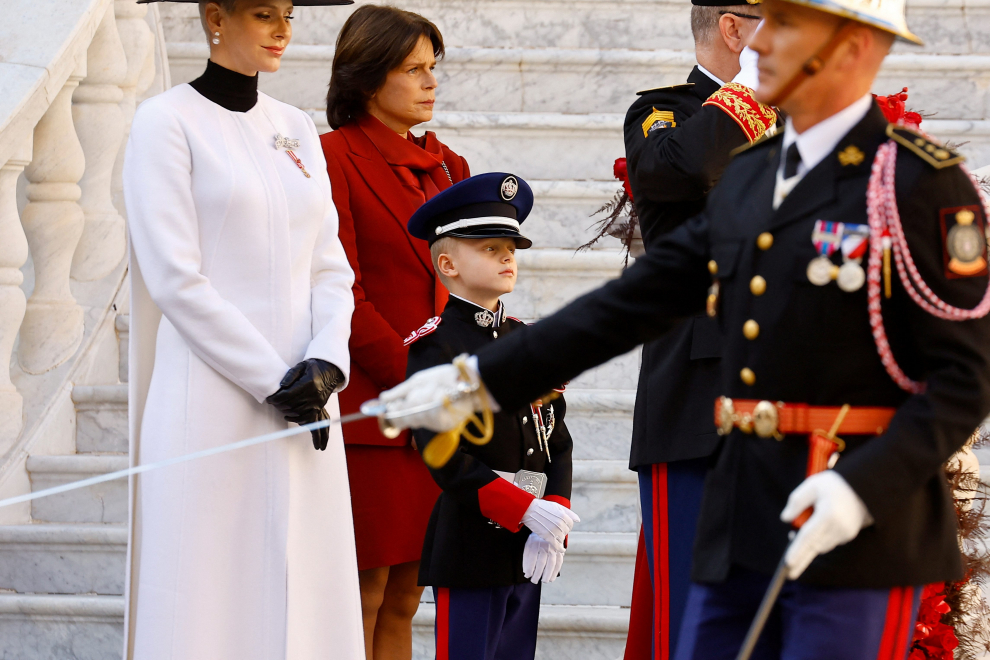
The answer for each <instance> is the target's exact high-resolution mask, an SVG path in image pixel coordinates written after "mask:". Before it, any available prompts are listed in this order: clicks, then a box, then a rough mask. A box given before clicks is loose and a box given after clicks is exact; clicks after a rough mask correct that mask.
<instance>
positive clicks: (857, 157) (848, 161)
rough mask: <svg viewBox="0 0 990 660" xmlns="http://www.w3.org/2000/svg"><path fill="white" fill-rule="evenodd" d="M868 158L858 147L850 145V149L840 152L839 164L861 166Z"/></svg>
mask: <svg viewBox="0 0 990 660" xmlns="http://www.w3.org/2000/svg"><path fill="white" fill-rule="evenodd" d="M864 158H866V156H865V155H863V152H862V151H860V150H859V148H858V147H856V145H853V144H850V145H849V146H848V147H846V148H845V149H843V150H842V151H840V152H839V164H840V165H843V166H845V165H859V164H860V163H862V162H863V159H864Z"/></svg>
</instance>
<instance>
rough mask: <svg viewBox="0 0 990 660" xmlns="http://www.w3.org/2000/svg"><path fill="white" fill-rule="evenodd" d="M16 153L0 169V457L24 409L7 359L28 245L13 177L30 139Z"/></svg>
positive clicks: (20, 316)
mask: <svg viewBox="0 0 990 660" xmlns="http://www.w3.org/2000/svg"><path fill="white" fill-rule="evenodd" d="M19 151H20V153H18V154H16V155H15V156H14V157H13V158H11V159H10V160H9V161H7V163H6V164H4V165H3V167H0V455H3V454H5V453H6V452H7V450H8V449H9V448H10V445H11V443H12V442H13V441H14V440H16V439H17V436H18V435H19V434H20V432H21V424H22V422H23V415H22V413H23V409H24V399H23V398H21V395H20V393H18V391H17V388H16V387H14V384H13V383H12V382H10V356H11V352H12V351H13V349H14V338H15V337H16V336H17V331H18V330H20V328H21V321H23V320H24V309H25V299H24V292H23V291H22V290H21V282H23V281H24V275H23V273H21V266H23V265H24V262H25V261H27V258H28V243H27V238H25V236H24V229H23V228H22V227H21V219H20V217H19V215H18V213H17V177H18V176H20V173H21V172H22V171H23V170H24V168H25V167H26V166H27V164H28V163H30V162H31V138H30V136H29V137H28V138H27V139H26V140H25V141H24V145H23V146H22V147H21V149H20V150H19Z"/></svg>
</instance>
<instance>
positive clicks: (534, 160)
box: [309, 105, 990, 181]
mask: <svg viewBox="0 0 990 660" xmlns="http://www.w3.org/2000/svg"><path fill="white" fill-rule="evenodd" d="M916 107H921V106H920V105H919V106H916ZM309 113H310V115H311V116H312V117H313V119H314V120H315V121H316V122H317V129H318V130H320V132H325V131H327V130H329V127H328V126H327V125H326V118H325V117H323V116H322V111H318V110H309ZM321 122H322V124H321ZM424 126H425V127H426V128H427V129H429V130H433V131H436V132H437V135H438V136H439V138H440V139H441V140H442V141H443V142H444V143H446V144H448V145H450V147H451V148H452V149H454V150H455V151H456V152H457V153H459V154H460V155H462V156H463V157H464V158H466V159H467V161H468V162H469V163H470V165H471V169H472V171H474V172H488V171H508V172H513V173H515V174H518V175H519V176H522V177H523V178H525V179H527V180H528V179H549V180H564V179H566V180H598V181H601V180H603V178H605V177H609V176H611V174H612V165H613V163H614V162H615V159H616V158H619V157H621V156H622V155H623V153H624V147H623V143H622V115H621V114H584V115H565V114H560V113H526V112H505V113H497V112H492V113H484V112H438V113H436V115H435V116H434V119H433V121H432V122H430V123H429V124H424ZM923 126H924V128H925V130H926V131H928V132H929V133H931V134H932V135H934V136H935V137H937V138H939V139H941V140H947V141H951V142H953V143H956V144H959V143H965V144H964V146H962V147H961V149H960V151H961V152H962V153H963V154H965V155H966V156H967V157H968V158H969V164H970V165H971V166H972V167H973V168H974V169H975V168H977V167H980V166H982V165H984V164H987V163H990V120H954V119H926V120H925V122H924V124H923Z"/></svg>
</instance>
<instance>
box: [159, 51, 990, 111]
mask: <svg viewBox="0 0 990 660" xmlns="http://www.w3.org/2000/svg"><path fill="white" fill-rule="evenodd" d="M551 46H553V44H547V45H546V46H544V47H540V48H480V47H465V48H450V49H449V50H448V51H447V56H446V57H445V58H444V60H443V62H442V63H441V64H440V65H439V66H438V67H437V78H438V80H439V83H440V86H439V88H438V90H437V107H438V108H440V109H441V110H443V111H444V112H489V113H491V112H536V113H538V112H560V113H566V114H586V113H602V112H605V113H624V112H625V111H626V109H627V108H628V107H629V106H630V104H631V103H632V102H633V101H634V100H635V99H636V96H635V95H636V92H637V91H639V90H642V89H650V88H653V87H660V86H665V85H674V84H680V83H682V82H684V80H685V79H686V78H687V75H688V73H689V72H690V70H691V67H693V66H694V64H695V59H694V53H693V51H691V50H683V49H682V50H670V49H664V50H648V51H647V50H629V49H595V48H587V47H585V48H561V47H551ZM168 52H169V62H170V65H171V67H172V82H173V83H179V82H188V81H189V80H192V79H194V78H196V77H198V76H199V75H200V74H201V73H202V71H203V66H204V64H203V63H204V62H205V60H206V58H207V56H208V50H207V48H206V44H205V43H202V42H194V43H170V44H168ZM333 53H334V46H332V45H320V46H307V45H295V46H292V47H290V48H289V49H288V50H287V51H286V54H285V56H284V57H283V58H282V66H281V68H280V70H279V73H278V75H272V76H266V77H264V78H262V80H261V82H260V87H261V89H262V90H263V91H264V92H266V93H268V94H270V95H271V96H273V97H275V98H277V99H280V100H282V101H285V102H286V103H291V104H292V105H295V106H298V107H301V108H323V107H325V106H326V84H327V80H328V78H327V75H328V74H327V72H329V71H330V65H331V62H332V60H333ZM905 86H906V87H909V88H910V92H911V96H910V100H909V105H910V106H911V107H912V108H915V109H919V110H922V111H924V112H926V113H937V115H938V117H939V119H984V118H986V117H987V110H988V102H990V89H988V88H990V55H987V54H969V55H937V54H926V53H917V52H906V53H896V54H893V55H890V56H889V57H887V59H886V61H885V62H884V66H883V69H882V70H881V72H880V75H879V77H878V78H877V81H876V83H875V84H874V90H873V91H874V92H876V93H878V94H890V93H893V92H897V91H900V89H901V88H902V87H905ZM576 90H593V93H587V92H586V93H580V92H577V93H576Z"/></svg>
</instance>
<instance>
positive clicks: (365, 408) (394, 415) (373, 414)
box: [0, 388, 468, 508]
mask: <svg viewBox="0 0 990 660" xmlns="http://www.w3.org/2000/svg"><path fill="white" fill-rule="evenodd" d="M466 393H468V390H466V389H463V388H459V389H458V391H457V392H456V393H453V394H452V395H450V398H459V397H460V396H464V395H465V394H466ZM442 405H443V404H434V403H430V404H424V405H421V406H417V407H415V408H408V409H406V410H400V411H395V412H389V411H388V410H387V409H386V406H385V405H384V404H382V403H381V402H379V401H378V400H377V399H373V400H371V401H366V402H365V403H364V404H362V405H361V412H356V413H351V414H350V415H344V416H342V417H338V418H336V419H324V420H321V421H319V422H313V423H312V424H304V425H301V426H298V427H296V428H289V429H285V430H282V431H275V432H273V433H266V434H265V435H259V436H255V437H253V438H247V439H246V440H239V441H237V442H232V443H229V444H225V445H220V446H219V447H211V448H209V449H202V450H200V451H196V452H193V453H191V454H184V455H182V456H175V457H173V458H166V459H164V460H161V461H156V462H154V463H147V464H145V465H135V466H134V467H130V468H126V469H124V470H117V471H116V472H108V473H106V474H100V475H97V476H95V477H90V478H88V479H82V480H80V481H73V482H71V483H67V484H62V485H61V486H53V487H52V488H45V489H44V490H39V491H35V492H32V493H26V494H24V495H17V496H15V497H8V498H7V499H4V500H0V508H3V507H6V506H12V505H14V504H21V503H23V502H30V501H32V500H38V499H41V498H43V497H49V496H51V495H58V494H59V493H67V492H69V491H73V490H79V489H80V488H86V487H87V486H94V485H96V484H102V483H105V482H107V481H116V480H117V479H124V478H126V477H130V476H132V475H135V474H142V473H144V472H150V471H151V470H158V469H160V468H164V467H169V466H171V465H177V464H179V463H187V462H189V461H195V460H198V459H200V458H206V457H207V456H216V455H217V454H225V453H227V452H231V451H235V450H237V449H244V448H246V447H254V446H255V445H263V444H266V443H268V442H273V441H275V440H281V439H282V438H290V437H292V436H295V435H302V434H303V433H309V432H311V431H316V430H318V429H324V428H327V427H329V426H331V425H333V424H340V425H344V424H350V423H351V422H357V421H360V420H362V419H371V418H375V419H378V420H384V421H385V422H388V421H389V420H391V419H398V418H401V417H405V416H407V415H411V414H416V413H422V412H427V411H429V410H432V409H434V408H439V407H441V406H442ZM384 426H388V425H387V424H386V425H383V429H384ZM391 428H393V429H394V428H395V427H391Z"/></svg>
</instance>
